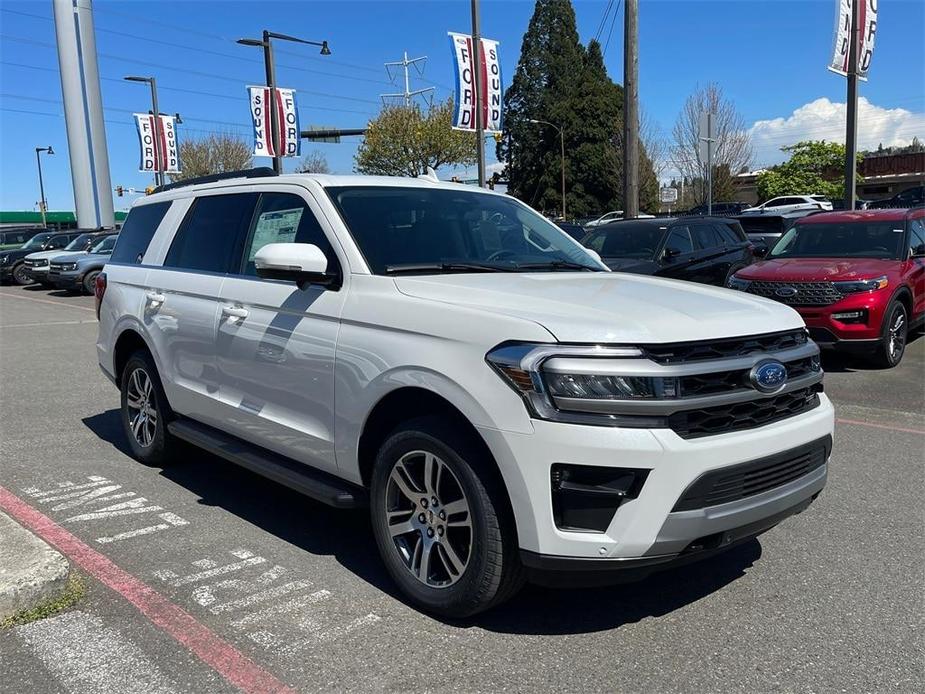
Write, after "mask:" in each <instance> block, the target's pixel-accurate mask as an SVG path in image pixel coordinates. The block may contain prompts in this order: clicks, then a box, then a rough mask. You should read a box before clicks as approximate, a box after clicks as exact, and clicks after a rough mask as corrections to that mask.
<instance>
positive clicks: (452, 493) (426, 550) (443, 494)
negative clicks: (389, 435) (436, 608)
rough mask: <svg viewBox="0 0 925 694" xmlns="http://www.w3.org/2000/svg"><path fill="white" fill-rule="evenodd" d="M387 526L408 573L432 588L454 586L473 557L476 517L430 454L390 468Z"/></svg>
mask: <svg viewBox="0 0 925 694" xmlns="http://www.w3.org/2000/svg"><path fill="white" fill-rule="evenodd" d="M385 501H386V503H385V512H386V516H387V518H386V521H387V525H388V529H389V534H390V535H391V538H392V542H393V544H394V546H395V549H396V551H397V552H398V554H399V556H400V557H401V559H402V562H403V563H404V565H405V567H406V568H407V569H408V571H409V572H410V573H411V574H412V575H413V576H414V577H415V578H416V579H417V580H418V581H420V582H421V583H423V584H424V585H426V586H429V587H431V588H446V587H448V586H451V585H453V584H454V583H456V582H457V581H458V580H459V579H460V578H461V577H462V575H463V573H464V572H465V570H466V566H467V565H468V563H469V559H470V556H471V554H472V516H471V513H470V509H469V501H468V499H467V498H466V494H465V492H464V491H463V488H462V485H461V484H460V483H459V479H458V478H457V477H456V475H455V474H454V473H453V471H452V470H451V469H450V468H449V466H448V465H447V464H446V463H445V462H444V461H443V460H441V459H440V458H439V457H437V456H436V455H434V454H433V453H430V452H428V451H411V452H410V453H406V454H405V455H403V456H402V457H401V458H400V459H399V460H398V462H396V463H395V465H394V467H393V468H392V472H391V473H390V475H389V481H388V484H387V485H386V489H385Z"/></svg>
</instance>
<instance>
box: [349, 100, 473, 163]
mask: <svg viewBox="0 0 925 694" xmlns="http://www.w3.org/2000/svg"><path fill="white" fill-rule="evenodd" d="M452 114H453V100H452V99H448V100H447V101H444V102H443V103H439V104H435V105H433V106H431V107H430V108H429V109H428V110H427V111H426V112H425V111H423V110H422V109H421V108H420V107H419V106H417V105H415V106H410V107H407V106H386V107H384V108H383V109H382V112H381V113H380V114H379V116H378V117H377V118H376V119H375V120H373V121H371V122H370V124H369V126H368V129H367V131H366V137H365V138H364V139H363V142H362V144H360V146H359V147H358V148H357V153H356V157H355V164H356V170H357V171H358V172H359V173H363V174H373V175H381V176H418V175H420V174H423V173H425V172H426V171H427V167H428V166H430V167H432V168H433V169H434V170H436V169H438V168H439V167H441V166H443V165H445V164H449V165H457V166H469V165H472V164H474V163H475V162H476V156H477V155H476V148H475V144H476V143H475V136H474V135H472V133H466V132H462V131H459V130H453V129H452V127H451V125H452Z"/></svg>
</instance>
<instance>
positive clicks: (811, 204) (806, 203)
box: [743, 195, 832, 214]
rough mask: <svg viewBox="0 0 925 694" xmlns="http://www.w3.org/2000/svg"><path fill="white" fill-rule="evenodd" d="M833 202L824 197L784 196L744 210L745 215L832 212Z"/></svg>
mask: <svg viewBox="0 0 925 694" xmlns="http://www.w3.org/2000/svg"><path fill="white" fill-rule="evenodd" d="M831 209H832V201H831V200H829V199H828V198H827V197H826V196H824V195H783V196H780V197H777V198H771V199H770V200H768V201H767V202H765V203H762V204H761V205H757V206H755V207H749V208H748V209H747V210H743V214H746V213H749V212H768V213H771V212H773V213H777V214H780V213H784V212H798V211H799V210H831Z"/></svg>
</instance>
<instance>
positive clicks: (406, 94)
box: [379, 51, 434, 108]
mask: <svg viewBox="0 0 925 694" xmlns="http://www.w3.org/2000/svg"><path fill="white" fill-rule="evenodd" d="M426 61H427V56H426V55H422V56H421V57H420V58H412V59H411V60H408V51H404V54H403V57H402V59H401V60H396V61H394V62H391V63H385V70H386V72H387V73H388V74H389V79H392V73H391V71H390V70H389V68H390V67H401V68H403V69H404V71H405V91H403V92H401V93H398V94H380V95H379V96H380V97H381V98H382V100H383V101H385V100H386V99H389V98H392V99H394V98H397V97H401V98H402V100H403V101H404V103H405V108H408V107H409V106H411V98H412V97H414V96H417V95H418V94H426V93H427V92H432V91H434V88H433V87H427V88H425V89H416V90H415V91H411V79H410V77H409V76H408V68H409V67H410V66H412V65H414V66H415V69H417V71H418V74H420V75H423V74H424V72H423V70H421V69H419V68H418V67H417V63H419V62H420V63H424V62H426Z"/></svg>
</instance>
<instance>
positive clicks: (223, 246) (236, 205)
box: [122, 193, 258, 272]
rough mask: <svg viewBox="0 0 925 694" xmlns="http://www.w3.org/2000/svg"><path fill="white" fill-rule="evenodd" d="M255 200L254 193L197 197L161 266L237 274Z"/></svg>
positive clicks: (255, 195) (255, 194)
mask: <svg viewBox="0 0 925 694" xmlns="http://www.w3.org/2000/svg"><path fill="white" fill-rule="evenodd" d="M257 197H258V196H257V193H236V194H234V195H209V196H205V197H201V198H197V199H196V201H195V202H194V203H193V206H192V208H191V209H190V211H189V212H188V213H187V215H186V219H184V220H183V224H181V225H180V228H179V229H178V230H177V235H176V236H174V239H173V243H172V244H171V245H170V250H169V251H167V257H166V258H165V259H164V267H178V268H184V269H186V270H200V271H202V272H232V271H233V270H234V271H236V270H237V267H236V265H235V260H236V259H237V258H238V248H239V247H240V243H241V240H242V239H243V238H244V235H245V231H246V230H247V228H248V227H249V226H250V223H251V219H252V218H253V215H254V207H255V206H256V204H257ZM122 233H123V234H124V233H125V232H124V231H123V232H122Z"/></svg>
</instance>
